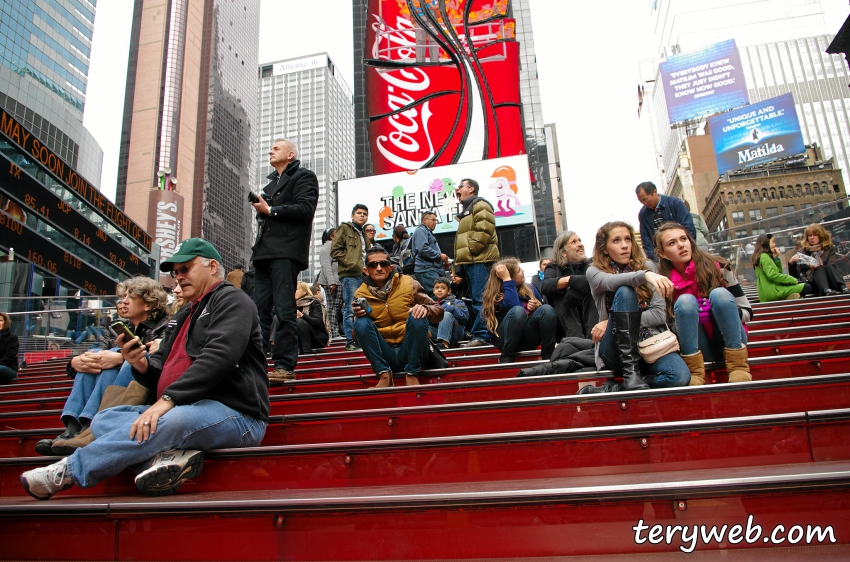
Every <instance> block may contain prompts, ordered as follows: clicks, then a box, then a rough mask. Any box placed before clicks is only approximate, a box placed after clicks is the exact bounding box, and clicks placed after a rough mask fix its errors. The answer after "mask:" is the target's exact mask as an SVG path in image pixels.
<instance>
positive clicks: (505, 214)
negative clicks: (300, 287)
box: [337, 155, 534, 240]
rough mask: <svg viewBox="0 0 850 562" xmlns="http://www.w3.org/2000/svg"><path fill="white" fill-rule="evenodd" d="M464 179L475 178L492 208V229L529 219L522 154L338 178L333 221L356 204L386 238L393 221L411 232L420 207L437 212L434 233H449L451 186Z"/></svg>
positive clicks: (456, 206)
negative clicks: (336, 200)
mask: <svg viewBox="0 0 850 562" xmlns="http://www.w3.org/2000/svg"><path fill="white" fill-rule="evenodd" d="M464 178H470V179H473V180H475V181H477V182H478V184H479V186H480V189H479V190H478V195H479V196H480V197H482V198H484V199H486V200H487V201H489V202H490V204H491V205H492V206H493V211H494V214H495V216H496V227H497V228H499V227H503V226H511V225H517V224H528V223H533V222H534V206H533V203H534V200H533V197H532V194H531V174H530V173H529V170H528V157H527V156H525V155H522V156H509V157H507V158H494V159H492V160H482V161H479V162H467V163H465V164H453V165H451V166H441V167H437V168H422V169H419V170H410V171H408V172H396V173H394V174H384V175H380V176H371V177H367V178H357V179H353V180H341V181H340V182H339V184H338V186H337V189H338V194H339V204H338V206H337V209H339V217H337V218H338V222H337V224H339V223H342V222H345V221H348V220H351V209H352V208H354V205H356V204H357V203H362V204H363V205H366V206H367V207H368V208H369V222H370V223H371V224H373V225H375V227H376V230H377V234H376V239H377V240H386V239H389V238H392V231H393V228H395V227H396V226H397V225H399V224H401V225H404V226H405V227H406V228H407V229H408V232H410V231H412V229H413V228H414V227H416V226H417V225H418V224H420V222H421V220H422V213H424V212H425V211H433V212H434V213H436V214H437V228H436V229H434V234H446V233H450V232H454V231H456V230H457V225H458V223H457V221H455V220H454V218H455V216H456V215H457V214H458V213H459V212H460V209H461V206H460V203H459V201H458V199H457V195H456V194H455V188H456V187H457V185H458V184H459V183H460V181H461V180H462V179H464Z"/></svg>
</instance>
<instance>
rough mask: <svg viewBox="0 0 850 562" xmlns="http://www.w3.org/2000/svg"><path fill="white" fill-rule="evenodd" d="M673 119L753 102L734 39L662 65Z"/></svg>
mask: <svg viewBox="0 0 850 562" xmlns="http://www.w3.org/2000/svg"><path fill="white" fill-rule="evenodd" d="M659 68H660V71H661V82H662V83H663V84H664V97H665V99H666V100H667V114H668V117H669V118H670V123H678V122H680V121H685V120H687V119H693V118H695V117H702V116H705V115H711V114H712V113H720V112H721V111H728V110H730V109H732V108H734V107H739V106H742V105H745V104H747V103H749V102H750V99H749V97H748V96H747V85H746V84H745V83H744V73H743V72H742V71H741V57H740V55H739V54H738V47H737V46H736V45H735V40H734V39H730V40H729V41H723V42H722V43H715V44H714V45H712V46H710V47H708V48H707V49H704V50H702V51H697V52H695V53H685V54H681V55H676V56H673V57H670V58H668V59H667V60H666V61H665V62H662V63H661V65H660V66H659Z"/></svg>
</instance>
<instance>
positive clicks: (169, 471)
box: [136, 449, 204, 496]
mask: <svg viewBox="0 0 850 562" xmlns="http://www.w3.org/2000/svg"><path fill="white" fill-rule="evenodd" d="M203 468H204V453H203V451H192V450H190V449H171V450H170V451H165V452H163V453H159V454H158V455H157V456H155V457H154V458H153V463H152V464H151V467H150V468H148V469H147V470H145V471H143V472H141V473H140V474H139V475H138V476H136V488H137V489H138V490H139V491H140V492H142V493H144V494H148V495H149V496H167V495H170V494H173V493H174V492H175V491H176V490H177V488H179V487H180V485H181V484H183V481H184V480H190V479H192V478H195V477H197V476H198V475H199V474H200V473H201V470H203Z"/></svg>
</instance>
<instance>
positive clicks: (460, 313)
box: [434, 277, 469, 349]
mask: <svg viewBox="0 0 850 562" xmlns="http://www.w3.org/2000/svg"><path fill="white" fill-rule="evenodd" d="M451 287H452V281H451V279H449V278H447V277H438V278H437V280H436V281H434V296H435V297H436V298H437V304H439V305H440V306H441V307H442V308H443V310H444V311H445V312H446V314H443V319H442V320H440V323H439V324H437V325H436V326H437V347H439V348H440V349H448V348H449V347H456V346H457V343H458V341H460V340H461V339H462V338H463V332H464V326H466V322H467V320H469V309H468V308H466V304H464V302H463V301H462V300H460V299H459V298H457V297H455V296H454V295H453V294H452V292H451V291H452V289H451Z"/></svg>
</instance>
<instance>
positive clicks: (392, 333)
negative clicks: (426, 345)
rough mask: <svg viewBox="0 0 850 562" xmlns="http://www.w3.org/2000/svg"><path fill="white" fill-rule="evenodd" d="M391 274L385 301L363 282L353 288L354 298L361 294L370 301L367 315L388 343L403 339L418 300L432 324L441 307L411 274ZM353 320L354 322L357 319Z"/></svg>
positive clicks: (440, 317) (436, 318)
mask: <svg viewBox="0 0 850 562" xmlns="http://www.w3.org/2000/svg"><path fill="white" fill-rule="evenodd" d="M392 276H393V277H392V279H393V280H392V285H390V291H389V295H388V296H387V300H386V301H383V300H381V299H379V298H377V297H376V296H375V295H373V294H372V292H371V291H370V290H369V287H368V285H366V282H364V283H363V284H362V285H360V287H358V288H357V290H356V291H354V298H355V299H359V298H364V299H366V300H367V301H368V302H369V306H371V307H372V312H371V313H370V314H369V318H371V319H372V320H373V321H374V322H375V326H377V327H378V333H380V334H381V336H382V337H383V338H384V340H386V342H387V343H388V344H390V345H398V344H400V343H401V342H402V341H403V340H404V334H405V331H406V326H407V317H408V316H409V315H410V309H411V308H413V306H414V305H417V304H421V305H422V306H424V307H425V308H427V309H428V321H429V322H430V323H431V324H437V323H438V322H439V321H440V320H442V319H443V308H442V307H441V306H440V305H439V304H437V303H435V302H434V301H433V300H431V297H429V296H428V293H426V292H425V289H423V288H422V285H420V284H419V282H418V281H416V280H415V279H414V278H413V277H410V276H409V275H403V274H401V273H399V272H398V270H396V271H395V272H393V274H392ZM364 277H365V276H364ZM366 279H368V278H366ZM354 321H355V322H357V319H356V318H355V319H354Z"/></svg>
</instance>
